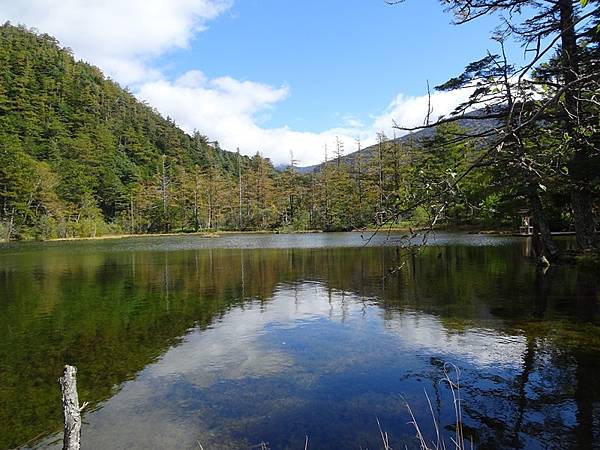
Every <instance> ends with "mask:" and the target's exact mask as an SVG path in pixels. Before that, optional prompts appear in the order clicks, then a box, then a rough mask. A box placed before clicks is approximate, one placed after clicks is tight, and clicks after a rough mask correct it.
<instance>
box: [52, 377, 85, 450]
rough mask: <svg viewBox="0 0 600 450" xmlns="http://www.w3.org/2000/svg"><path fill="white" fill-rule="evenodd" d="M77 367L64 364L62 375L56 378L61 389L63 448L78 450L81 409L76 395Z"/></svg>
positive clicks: (65, 449)
mask: <svg viewBox="0 0 600 450" xmlns="http://www.w3.org/2000/svg"><path fill="white" fill-rule="evenodd" d="M76 375H77V368H76V367H74V366H65V370H64V372H63V376H62V377H61V378H59V379H58V381H59V383H60V387H61V389H62V404H63V414H64V419H65V428H64V437H63V450H79V449H80V439H81V409H80V408H79V397H78V396H77V379H76V378H75V376H76Z"/></svg>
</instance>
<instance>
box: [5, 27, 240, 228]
mask: <svg viewBox="0 0 600 450" xmlns="http://www.w3.org/2000/svg"><path fill="white" fill-rule="evenodd" d="M217 147H218V146H217ZM163 155H164V157H163ZM163 164H164V166H163ZM236 164H237V163H236V155H235V154H233V153H230V152H225V151H221V150H219V149H218V148H217V149H215V148H213V146H211V145H209V143H208V141H207V139H206V137H204V136H202V135H200V134H195V135H194V136H189V135H187V134H186V133H185V132H183V131H182V130H181V129H179V128H178V127H177V126H176V125H175V123H174V122H173V121H172V120H170V119H169V118H166V119H165V118H163V117H162V116H161V115H160V114H159V113H158V112H157V111H156V110H154V109H153V108H151V107H150V106H148V105H147V104H144V103H142V102H140V101H139V100H137V99H136V98H135V97H134V96H133V95H132V94H131V93H130V92H128V91H127V90H126V89H123V88H121V87H120V86H119V85H118V84H117V83H115V82H113V81H111V80H110V79H107V78H106V77H105V76H104V75H103V74H102V72H101V71H100V70H99V69H98V68H96V67H94V66H92V65H90V64H87V63H85V62H81V61H76V60H75V59H74V58H73V55H72V53H71V51H70V50H69V49H68V48H61V47H60V46H59V43H58V41H57V40H56V39H54V38H53V37H51V36H48V35H46V34H39V33H37V32H34V31H31V30H27V29H26V28H24V27H15V26H12V25H10V24H9V23H7V24H4V25H3V26H1V27H0V222H1V230H0V231H1V232H2V234H4V235H5V237H6V236H7V235H10V236H11V237H21V238H23V237H67V236H72V235H89V234H96V233H100V232H106V231H107V228H110V227H113V228H119V229H120V230H124V231H153V230H161V231H162V230H167V229H168V228H169V218H167V217H160V214H159V213H158V212H157V213H156V214H154V217H153V218H151V220H149V221H147V223H145V224H144V229H143V230H139V229H138V230H134V229H131V230H127V229H126V228H127V227H126V226H125V223H129V222H131V228H135V224H134V223H133V220H132V219H131V218H130V219H128V220H126V219H125V217H126V216H127V217H128V216H133V215H135V211H133V213H132V211H131V209H132V205H133V206H135V205H134V203H135V202H134V200H137V201H138V202H139V201H141V199H143V200H145V201H146V203H148V202H150V203H152V205H150V206H148V205H146V207H148V208H151V209H153V210H157V211H158V210H160V205H159V203H160V202H161V201H164V200H165V199H166V197H167V192H166V188H165V187H166V186H167V184H168V182H169V181H170V180H172V179H174V178H175V177H176V176H179V175H181V173H182V172H185V171H187V172H190V171H193V170H208V169H209V168H212V169H214V170H215V171H217V172H219V173H221V174H224V175H225V176H226V175H228V174H231V175H232V174H233V172H234V171H235V170H237V169H236V167H237V165H236ZM157 177H158V178H160V180H159V179H157ZM163 188H165V189H163ZM162 191H165V192H162ZM163 194H164V195H163ZM154 197H156V198H154ZM166 200H168V199H166ZM108 224H110V226H109V225H108ZM139 227H140V225H138V228H139Z"/></svg>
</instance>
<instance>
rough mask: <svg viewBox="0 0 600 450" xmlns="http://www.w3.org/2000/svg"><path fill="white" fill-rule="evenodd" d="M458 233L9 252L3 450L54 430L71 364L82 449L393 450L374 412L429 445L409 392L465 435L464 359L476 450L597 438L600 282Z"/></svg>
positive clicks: (1, 376)
mask: <svg viewBox="0 0 600 450" xmlns="http://www.w3.org/2000/svg"><path fill="white" fill-rule="evenodd" d="M228 239H231V238H228ZM261 239H264V238H262V237H260V238H258V240H259V241H260V240H261ZM276 239H281V237H277V238H276ZM344 239H349V238H348V237H346V235H344ZM445 239H446V241H444V242H445V245H442V246H435V247H430V248H427V249H425V250H424V251H423V252H422V253H420V254H418V255H412V256H409V257H408V258H406V257H405V256H406V255H403V254H402V252H399V251H397V249H395V248H393V247H367V248H356V247H354V248H353V247H344V245H345V244H344V243H345V242H346V241H343V242H342V243H341V244H344V245H340V246H336V247H326V248H279V249H275V248H272V249H251V248H243V249H232V248H229V249H225V248H217V247H218V246H216V245H214V244H212V242H214V241H211V244H210V245H209V247H211V246H212V247H213V248H202V249H198V248H192V249H187V250H181V249H180V250H178V251H172V250H168V251H167V250H166V249H165V248H164V245H165V243H164V242H163V241H161V240H157V243H154V240H151V241H150V242H149V245H148V247H149V248H152V249H154V250H153V251H142V250H141V249H140V248H138V247H137V245H138V244H137V243H135V242H134V243H133V244H132V243H131V242H128V241H127V242H125V241H124V242H120V243H118V244H115V243H110V244H104V243H103V244H93V245H90V246H89V247H86V251H73V249H72V248H71V247H68V248H67V249H66V250H64V244H62V245H63V246H57V245H51V246H48V247H36V249H35V251H34V250H32V249H31V248H27V247H26V250H25V251H22V252H15V251H14V250H10V254H7V255H5V256H4V257H2V256H0V299H1V300H0V313H1V315H0V324H1V328H0V330H1V333H2V335H1V336H0V337H1V338H2V339H1V342H0V357H1V358H0V447H2V448H4V447H7V448H11V447H14V446H16V445H19V444H20V443H22V442H25V441H27V440H28V439H31V438H34V437H35V436H36V435H39V434H40V433H42V434H48V433H51V432H52V431H53V430H54V429H59V427H60V420H61V417H60V408H59V406H58V405H59V400H58V392H57V386H56V378H57V374H59V373H60V371H61V366H62V364H64V362H70V363H75V364H77V365H78V367H79V368H80V391H81V392H80V397H81V398H82V399H85V400H87V401H92V403H93V405H94V408H95V410H93V411H90V412H88V413H87V414H86V415H85V421H86V425H85V427H84V448H193V447H194V446H195V445H196V441H197V440H200V441H201V442H202V444H203V446H204V448H247V447H248V446H250V445H252V444H257V443H259V442H260V441H262V440H264V441H268V442H269V443H270V444H271V446H272V448H302V445H303V442H304V435H305V434H309V435H310V437H311V443H312V446H313V447H312V448H358V447H359V446H362V447H363V448H366V447H368V448H379V437H378V433H379V431H378V429H377V424H376V421H375V417H378V418H379V420H380V421H381V423H382V426H383V427H384V428H385V429H386V430H387V431H388V432H389V433H390V435H391V437H392V446H393V447H395V448H403V447H404V445H405V444H406V445H408V447H409V448H415V445H416V441H415V440H414V431H413V430H412V428H411V426H410V425H408V424H407V422H408V420H409V416H408V414H407V411H406V408H405V400H406V401H408V402H409V403H410V404H411V406H412V407H413V411H414V412H415V415H416V417H417V420H418V421H419V422H420V424H421V426H422V429H423V431H424V432H425V433H428V434H429V435H431V436H433V433H434V429H433V426H432V423H431V420H430V412H429V409H428V408H429V407H428V406H427V403H426V400H425V397H424V393H423V390H424V389H426V390H427V392H428V393H429V395H430V397H431V399H432V402H433V406H434V410H435V413H436V414H437V415H438V416H439V417H440V420H441V422H442V425H443V426H444V430H445V433H451V431H452V430H451V428H452V424H453V422H454V415H453V405H452V403H451V397H450V393H449V392H448V389H447V386H446V385H444V384H443V383H440V379H441V378H442V377H443V367H444V363H453V364H455V365H456V366H458V367H460V369H461V384H462V393H463V397H464V409H465V418H464V419H465V426H466V428H467V430H468V431H467V435H470V436H472V437H473V439H474V442H475V444H476V446H477V447H479V448H494V449H495V448H542V447H544V448H592V447H593V445H597V443H598V442H600V441H599V429H600V426H599V423H598V421H599V414H598V411H599V406H600V405H599V402H598V399H599V398H600V395H599V394H600V392H598V389H599V388H598V386H597V384H598V383H595V374H596V373H598V369H599V367H598V365H599V364H600V330H599V323H598V318H597V308H598V292H597V288H596V286H597V281H598V276H597V274H595V273H593V272H589V271H584V270H576V269H575V268H573V267H556V268H553V269H551V270H550V271H548V272H546V273H544V272H540V271H538V270H536V268H535V266H533V265H531V264H530V263H529V262H528V261H527V260H526V259H524V257H523V251H524V249H523V247H522V241H514V240H510V239H509V240H506V239H505V240H496V241H494V245H488V244H485V245H483V246H482V245H480V244H481V242H480V241H478V240H477V241H474V240H473V239H472V238H469V237H461V238H460V239H459V240H457V242H458V244H456V245H450V244H449V242H450V239H449V238H445ZM469 239H471V241H472V242H471V243H476V244H477V245H470V243H469ZM486 239H491V238H486ZM278 242H281V241H278ZM333 242H334V243H335V241H333ZM330 244H331V243H330ZM277 245H279V243H278V244H277ZM105 246H108V247H109V248H112V249H113V251H107V250H106V248H105ZM132 246H133V247H132ZM181 246H183V247H186V246H187V247H189V244H182V243H179V244H177V245H176V248H180V247H181ZM251 246H252V245H248V246H246V247H251ZM265 246H266V247H269V245H265ZM157 248H159V250H157ZM401 262H402V263H404V265H403V266H402V268H401V269H400V270H398V271H394V272H393V273H390V269H393V268H395V267H398V265H399V263H401ZM52 441H53V438H52V437H50V438H44V439H43V440H42V441H39V440H38V441H34V442H37V443H36V444H35V445H36V446H37V447H53V445H54V446H55V447H57V448H59V447H60V445H59V444H52Z"/></svg>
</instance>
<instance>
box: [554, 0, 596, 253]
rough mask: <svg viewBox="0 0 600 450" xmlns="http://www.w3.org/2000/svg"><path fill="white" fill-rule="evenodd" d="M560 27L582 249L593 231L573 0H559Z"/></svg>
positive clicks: (593, 237)
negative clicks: (580, 130)
mask: <svg viewBox="0 0 600 450" xmlns="http://www.w3.org/2000/svg"><path fill="white" fill-rule="evenodd" d="M559 11H560V28H561V51H562V55H561V72H562V76H563V82H564V84H565V85H571V87H570V88H567V89H565V100H564V108H565V124H566V127H565V128H566V131H567V133H568V134H569V135H570V136H571V138H572V139H573V140H572V142H573V143H574V144H573V145H574V146H575V148H574V155H573V158H572V160H571V164H569V173H570V176H571V180H572V183H573V185H572V187H571V206H572V209H573V218H574V221H575V234H576V235H577V244H578V245H579V247H580V248H581V249H582V250H587V249H591V248H594V247H596V245H597V241H596V232H595V224H594V215H593V210H592V200H591V194H590V188H589V186H590V182H589V179H588V178H589V177H587V176H586V168H587V160H588V159H589V158H588V156H587V154H586V153H587V152H586V150H585V149H584V148H580V146H581V144H580V143H579V140H578V139H577V126H578V125H579V120H580V104H579V100H578V98H577V91H578V88H577V86H576V85H574V84H572V83H575V82H576V81H577V79H578V78H579V58H578V57H579V49H578V47H577V34H576V31H575V10H574V8H573V1H572V0H559Z"/></svg>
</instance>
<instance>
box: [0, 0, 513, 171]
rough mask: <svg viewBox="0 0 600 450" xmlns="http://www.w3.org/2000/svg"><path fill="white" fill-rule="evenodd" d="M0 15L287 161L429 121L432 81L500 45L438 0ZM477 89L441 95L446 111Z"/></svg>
mask: <svg viewBox="0 0 600 450" xmlns="http://www.w3.org/2000/svg"><path fill="white" fill-rule="evenodd" d="M0 20H2V21H5V20H11V21H12V22H14V23H24V24H25V25H27V26H30V27H36V28H38V29H39V30H40V31H43V32H47V33H50V34H54V35H55V36H57V37H58V39H59V40H60V41H61V43H62V44H63V45H66V46H69V47H71V48H73V50H74V51H75V55H76V56H77V57H79V58H83V59H86V60H88V61H90V62H92V63H93V64H96V65H98V66H99V67H100V68H101V69H103V70H104V71H105V73H107V74H108V75H109V76H111V77H112V78H114V79H115V80H117V81H118V82H120V83H121V84H123V85H128V86H129V87H130V88H131V90H132V91H133V92H134V93H135V94H136V95H137V96H138V97H139V98H140V99H143V100H146V101H148V102H149V103H150V104H151V105H152V106H154V107H156V108H157V109H158V110H159V111H161V112H162V113H163V114H164V115H169V116H171V117H172V118H174V119H175V121H176V122H177V123H178V124H179V125H180V126H182V127H183V128H184V129H186V130H187V131H189V132H191V131H192V130H193V129H197V130H199V131H200V132H202V133H203V134H206V135H207V136H208V137H209V138H211V139H217V140H219V142H220V143H221V145H222V146H223V147H225V148H228V149H235V147H238V146H239V147H240V149H241V151H242V152H243V153H245V154H253V153H255V152H256V151H261V152H262V153H263V154H265V155H266V156H269V157H270V158H271V159H272V160H273V161H274V162H275V163H284V162H286V161H287V160H288V158H289V151H290V150H293V151H294V154H295V157H296V158H297V159H300V161H301V163H303V164H312V163H315V162H318V161H320V160H321V159H322V158H323V147H324V145H328V146H329V147H330V148H331V147H332V146H333V143H334V142H335V136H340V138H341V139H342V140H343V141H344V143H345V147H346V150H347V151H350V150H353V149H354V147H355V144H354V140H355V139H356V138H360V139H361V140H362V141H363V143H365V144H369V143H372V142H374V139H375V134H376V132H377V131H380V130H383V131H385V132H386V133H387V134H392V133H393V129H392V124H393V120H396V121H398V122H401V123H402V124H405V125H416V124H418V123H420V122H421V121H422V118H423V117H424V114H425V112H426V96H425V94H426V81H427V80H429V81H430V83H431V85H432V86H434V85H436V84H439V83H441V82H443V81H445V80H447V79H448V78H449V77H451V76H453V75H456V74H458V73H460V71H461V70H462V69H463V68H464V66H465V65H466V64H467V63H469V62H470V61H472V60H474V59H477V58H480V57H482V56H483V55H485V53H486V51H487V50H488V49H490V50H494V44H493V43H492V42H491V41H490V40H489V35H490V31H491V30H492V29H493V26H494V24H493V22H492V19H491V18H490V19H484V20H480V21H476V22H474V23H472V24H468V25H463V26H460V27H458V26H455V25H452V24H451V23H450V22H451V20H452V17H451V16H450V15H449V14H448V13H446V12H444V11H443V9H442V7H441V6H440V4H439V2H438V1H437V0H407V2H406V3H404V4H401V5H396V6H390V5H388V4H386V3H385V2H384V0H320V1H317V0H311V1H308V0H307V1H297V0H296V1H289V0H145V1H142V0H89V1H85V0H64V1H63V2H60V3H56V2H55V1H53V0H21V1H19V2H15V1H13V0H0ZM510 51H511V53H512V54H513V55H514V56H515V59H516V60H517V61H518V60H519V59H521V58H522V57H521V54H522V51H521V50H520V49H518V48H517V47H515V46H513V47H511V48H510ZM464 95H465V94H464V93H462V94H461V93H455V94H436V96H435V98H434V115H435V114H446V113H448V112H449V111H450V110H451V109H452V108H453V107H454V106H455V104H456V103H457V102H459V101H460V100H461V98H464Z"/></svg>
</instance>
